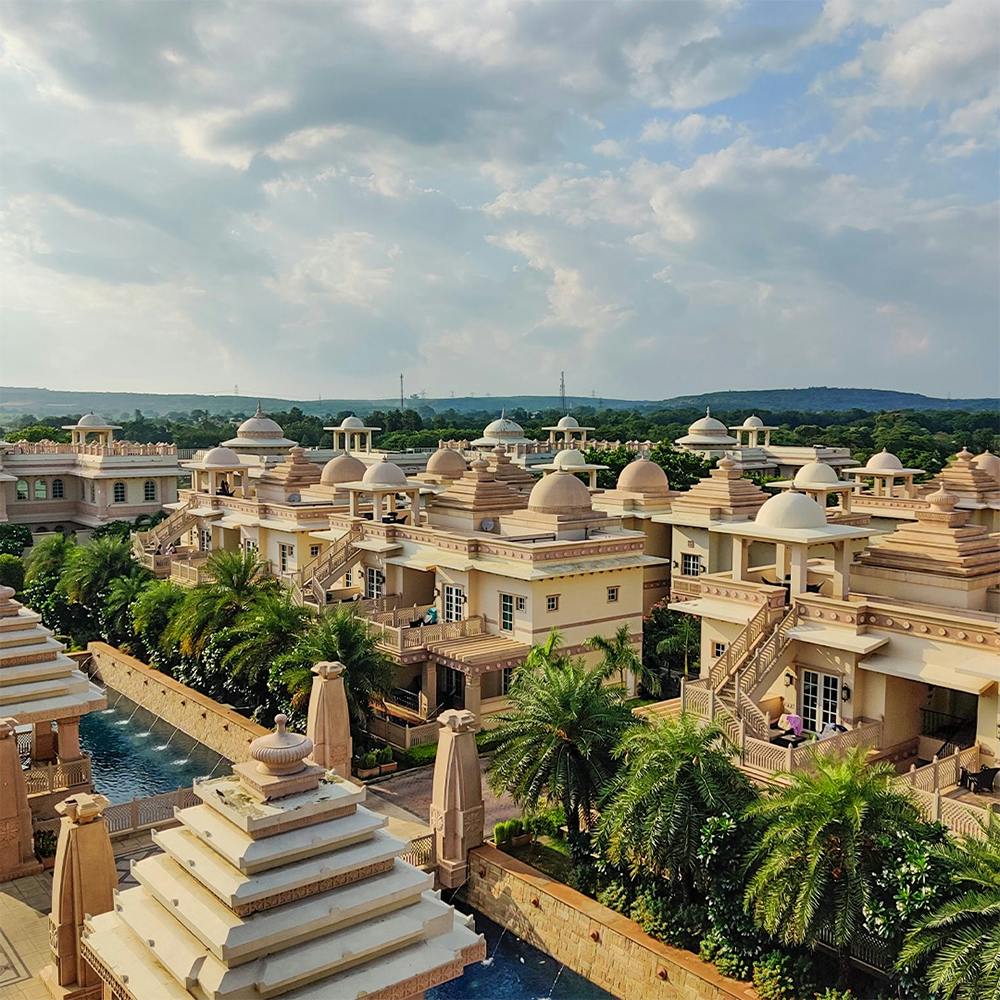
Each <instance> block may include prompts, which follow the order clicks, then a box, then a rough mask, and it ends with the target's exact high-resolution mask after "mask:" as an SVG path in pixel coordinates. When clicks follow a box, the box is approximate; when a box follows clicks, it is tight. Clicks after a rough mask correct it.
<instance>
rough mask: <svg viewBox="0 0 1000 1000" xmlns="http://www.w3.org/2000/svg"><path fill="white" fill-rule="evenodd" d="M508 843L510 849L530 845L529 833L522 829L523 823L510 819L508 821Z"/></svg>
mask: <svg viewBox="0 0 1000 1000" xmlns="http://www.w3.org/2000/svg"><path fill="white" fill-rule="evenodd" d="M510 843H511V847H524V845H525V844H530V843H531V833H530V831H528V830H526V829H525V828H524V821H523V820H520V819H512V820H511V821H510Z"/></svg>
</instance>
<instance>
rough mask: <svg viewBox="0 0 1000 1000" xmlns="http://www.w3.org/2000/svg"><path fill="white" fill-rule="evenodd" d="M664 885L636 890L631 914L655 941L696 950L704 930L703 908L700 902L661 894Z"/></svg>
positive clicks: (664, 887)
mask: <svg viewBox="0 0 1000 1000" xmlns="http://www.w3.org/2000/svg"><path fill="white" fill-rule="evenodd" d="M665 889H666V885H665V884H662V885H658V886H656V887H655V888H649V889H645V890H644V891H643V892H641V893H639V895H638V896H637V897H636V900H635V902H634V903H633V904H632V910H631V912H630V916H631V917H632V919H633V920H634V921H635V922H636V923H637V924H638V925H639V926H640V927H641V928H642V929H643V930H644V931H645V932H646V933H647V934H648V935H649V936H650V937H654V938H656V939H657V941H663V942H665V943H666V944H670V945H673V946H674V947H675V948H685V949H687V950H688V951H696V950H697V949H698V943H699V942H700V941H701V939H702V936H703V935H704V933H705V908H704V906H703V905H702V904H701V903H697V902H684V901H683V900H681V899H679V898H677V897H675V896H671V895H669V894H664V890H665Z"/></svg>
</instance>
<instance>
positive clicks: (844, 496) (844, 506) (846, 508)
mask: <svg viewBox="0 0 1000 1000" xmlns="http://www.w3.org/2000/svg"><path fill="white" fill-rule="evenodd" d="M840 507H841V510H843V512H844V513H845V514H849V513H850V512H851V490H849V489H845V490H841V493H840Z"/></svg>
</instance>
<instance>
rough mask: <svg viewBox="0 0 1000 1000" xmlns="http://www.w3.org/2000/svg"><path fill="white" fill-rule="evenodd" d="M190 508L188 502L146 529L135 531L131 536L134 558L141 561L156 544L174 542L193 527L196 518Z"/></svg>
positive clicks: (162, 544)
mask: <svg viewBox="0 0 1000 1000" xmlns="http://www.w3.org/2000/svg"><path fill="white" fill-rule="evenodd" d="M192 510H193V505H192V504H191V503H188V504H187V505H185V506H184V507H181V508H179V509H178V510H175V511H174V512H173V513H172V514H171V515H170V516H169V517H167V518H164V519H163V520H162V521H160V523H159V524H156V525H154V526H153V527H152V528H150V529H149V530H148V531H137V532H135V534H134V535H133V536H132V551H133V553H134V554H135V557H136V559H139V560H140V561H141V560H142V559H143V557H144V556H145V555H146V554H147V553H149V552H152V551H153V550H154V549H155V548H156V546H157V545H161V546H166V545H169V544H170V543H171V542H176V541H177V539H178V538H180V537H181V535H183V534H184V532H185V531H188V530H189V529H191V528H193V527H194V526H195V524H197V523H198V518H197V517H195V516H194V514H192V513H191V511H192Z"/></svg>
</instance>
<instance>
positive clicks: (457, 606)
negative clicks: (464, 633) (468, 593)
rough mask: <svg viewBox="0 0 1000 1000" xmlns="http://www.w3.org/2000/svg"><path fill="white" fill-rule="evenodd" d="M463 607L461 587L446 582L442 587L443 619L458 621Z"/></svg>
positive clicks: (462, 612)
mask: <svg viewBox="0 0 1000 1000" xmlns="http://www.w3.org/2000/svg"><path fill="white" fill-rule="evenodd" d="M464 609H465V591H464V590H462V588H461V587H453V586H452V585H451V584H447V585H446V586H445V588H444V620H445V621H446V622H460V621H461V620H462V618H463V617H464V616H465V615H464Z"/></svg>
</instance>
